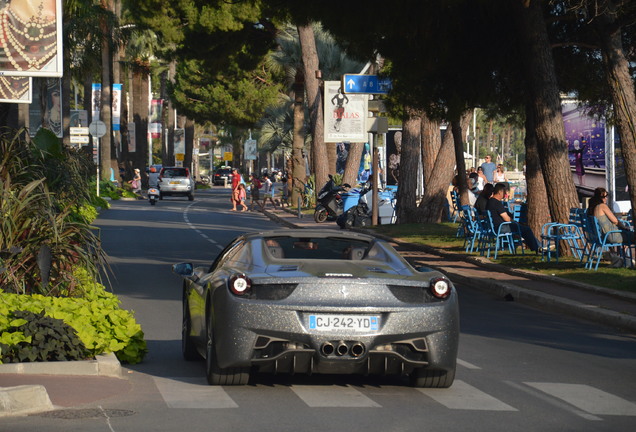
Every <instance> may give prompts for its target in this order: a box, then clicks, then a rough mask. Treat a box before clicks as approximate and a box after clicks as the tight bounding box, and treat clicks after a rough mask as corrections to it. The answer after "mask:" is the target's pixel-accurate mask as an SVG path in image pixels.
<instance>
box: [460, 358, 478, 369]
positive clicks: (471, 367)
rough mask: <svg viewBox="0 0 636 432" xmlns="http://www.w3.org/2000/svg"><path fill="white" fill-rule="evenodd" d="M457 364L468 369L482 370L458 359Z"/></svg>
mask: <svg viewBox="0 0 636 432" xmlns="http://www.w3.org/2000/svg"><path fill="white" fill-rule="evenodd" d="M457 364H458V365H460V366H464V367H465V368H466V369H475V370H476V369H481V368H480V367H479V366H476V365H474V364H472V363H468V362H467V361H464V360H461V359H457Z"/></svg>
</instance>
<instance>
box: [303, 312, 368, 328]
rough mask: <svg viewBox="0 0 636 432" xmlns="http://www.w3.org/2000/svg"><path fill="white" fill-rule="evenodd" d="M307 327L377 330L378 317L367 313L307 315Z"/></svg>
mask: <svg viewBox="0 0 636 432" xmlns="http://www.w3.org/2000/svg"><path fill="white" fill-rule="evenodd" d="M309 329H310V330H318V331H334V330H350V331H356V332H365V331H378V330H379V329H380V317H378V316H369V315H323V314H321V315H309Z"/></svg>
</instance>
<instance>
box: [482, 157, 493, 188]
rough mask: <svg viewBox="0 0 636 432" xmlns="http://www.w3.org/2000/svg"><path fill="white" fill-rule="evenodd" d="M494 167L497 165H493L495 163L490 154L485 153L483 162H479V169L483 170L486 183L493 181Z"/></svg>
mask: <svg viewBox="0 0 636 432" xmlns="http://www.w3.org/2000/svg"><path fill="white" fill-rule="evenodd" d="M496 169H497V165H495V163H494V162H493V161H492V158H491V157H490V155H486V157H485V158H484V163H483V164H481V170H482V171H483V172H484V175H485V176H486V180H487V181H488V183H492V182H493V176H494V172H495V170H496Z"/></svg>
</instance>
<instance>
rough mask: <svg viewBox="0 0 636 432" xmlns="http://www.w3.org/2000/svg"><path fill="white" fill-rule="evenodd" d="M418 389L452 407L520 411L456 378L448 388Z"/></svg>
mask: <svg viewBox="0 0 636 432" xmlns="http://www.w3.org/2000/svg"><path fill="white" fill-rule="evenodd" d="M417 390H418V391H420V392H421V393H423V394H425V395H426V396H428V397H430V398H431V399H434V400H435V401H437V402H439V403H440V404H442V405H444V406H445V407H446V408H450V409H462V410H479V411H518V410H517V409H516V408H513V407H511V406H510V405H508V404H505V403H503V402H501V401H500V400H498V399H495V398H494V397H492V396H490V395H488V394H486V393H484V392H482V391H481V390H478V389H477V388H475V387H473V386H471V385H470V384H467V383H465V382H464V381H460V380H455V382H454V383H453V385H452V386H451V387H450V388H447V389H425V388H418V389H417Z"/></svg>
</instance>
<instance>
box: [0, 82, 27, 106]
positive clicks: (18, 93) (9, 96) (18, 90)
mask: <svg viewBox="0 0 636 432" xmlns="http://www.w3.org/2000/svg"><path fill="white" fill-rule="evenodd" d="M32 86H33V84H32V82H31V77H14V76H1V75H0V103H1V102H7V103H31V102H32V98H31V89H32V88H33V87H32Z"/></svg>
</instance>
